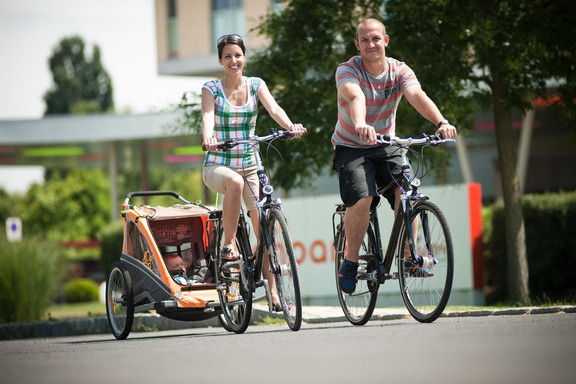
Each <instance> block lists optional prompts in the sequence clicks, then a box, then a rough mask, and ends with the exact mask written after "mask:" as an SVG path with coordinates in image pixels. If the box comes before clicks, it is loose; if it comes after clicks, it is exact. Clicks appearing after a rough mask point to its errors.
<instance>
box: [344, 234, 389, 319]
mask: <svg viewBox="0 0 576 384" xmlns="http://www.w3.org/2000/svg"><path fill="white" fill-rule="evenodd" d="M334 247H335V250H336V262H335V263H334V264H335V267H336V286H337V289H336V291H337V292H338V300H339V301H340V306H341V307H342V311H343V312H344V315H345V316H346V318H347V319H348V321H349V322H350V323H352V324H354V325H364V324H366V323H367V322H368V320H370V317H372V313H373V312H374V307H376V299H377V298H378V288H379V287H380V285H379V283H378V281H377V280H376V279H358V281H357V283H356V289H355V290H354V292H352V293H351V294H348V293H345V292H342V291H341V290H340V288H338V273H339V271H340V266H341V265H342V263H343V262H344V258H345V253H346V234H345V233H344V227H343V223H342V224H340V228H339V230H338V232H337V234H336V239H335V241H334ZM378 265H379V263H378V258H377V257H376V238H375V237H374V232H373V231H372V229H371V227H369V228H368V230H367V232H366V235H365V236H364V240H363V241H362V245H361V246H360V254H359V257H358V270H360V271H362V272H363V273H362V274H363V275H364V276H369V275H372V276H376V273H375V272H376V271H377V269H378Z"/></svg>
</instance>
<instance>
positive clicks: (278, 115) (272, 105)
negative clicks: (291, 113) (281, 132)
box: [258, 84, 306, 137]
mask: <svg viewBox="0 0 576 384" xmlns="http://www.w3.org/2000/svg"><path fill="white" fill-rule="evenodd" d="M258 98H259V100H260V101H261V102H262V105H263V106H264V108H266V110H267V111H268V113H269V114H270V117H272V118H273V119H274V121H276V122H277V123H278V124H279V125H280V126H281V127H282V128H284V129H286V130H288V131H294V132H295V133H296V134H295V136H296V137H300V136H301V135H302V134H304V133H305V132H306V128H304V127H303V126H302V124H293V123H292V121H291V120H290V118H289V117H288V115H287V114H286V112H285V111H284V109H282V107H280V106H279V105H278V103H277V102H276V99H274V97H273V96H272V94H271V93H270V90H269V89H268V86H267V85H266V84H262V86H261V87H260V91H259V92H258ZM298 132H301V133H298Z"/></svg>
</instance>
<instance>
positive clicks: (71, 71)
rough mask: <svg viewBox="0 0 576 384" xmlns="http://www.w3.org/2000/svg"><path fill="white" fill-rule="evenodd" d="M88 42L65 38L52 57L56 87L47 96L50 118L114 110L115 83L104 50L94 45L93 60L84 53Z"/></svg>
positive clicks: (52, 70) (47, 110) (45, 98)
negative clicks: (105, 62) (103, 62)
mask: <svg viewBox="0 0 576 384" xmlns="http://www.w3.org/2000/svg"><path fill="white" fill-rule="evenodd" d="M84 47H85V44H84V40H82V38H81V37H79V36H71V37H65V38H63V39H62V40H60V42H59V43H58V45H57V46H56V48H54V50H53V52H52V56H51V57H50V60H49V64H50V71H51V72H52V80H53V82H54V84H53V85H52V88H51V89H50V90H49V91H47V92H46V94H45V95H44V100H45V101H46V112H45V114H46V115H51V114H69V113H79V114H81V113H93V112H104V111H109V110H112V109H113V108H114V100H113V89H112V80H111V79H110V76H109V75H108V73H107V72H106V70H105V69H104V67H103V66H102V63H101V58H100V48H99V47H98V45H95V46H94V49H93V51H92V58H91V59H90V58H87V57H86V56H85V54H84Z"/></svg>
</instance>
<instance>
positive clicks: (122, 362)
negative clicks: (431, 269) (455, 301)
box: [0, 313, 576, 384]
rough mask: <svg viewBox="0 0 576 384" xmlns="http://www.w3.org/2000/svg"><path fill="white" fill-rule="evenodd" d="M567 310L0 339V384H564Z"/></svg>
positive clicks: (569, 377)
mask: <svg viewBox="0 0 576 384" xmlns="http://www.w3.org/2000/svg"><path fill="white" fill-rule="evenodd" d="M574 356H576V314H575V313H560V314H542V315H520V316H517V315H516V316H486V317H457V318H440V319H439V320H437V321H436V322H435V323H433V324H420V323H417V322H416V321H414V320H412V319H406V320H388V321H371V322H369V323H368V324H366V325H364V326H361V327H355V326H352V325H350V324H349V323H342V322H341V323H326V324H305V325H303V327H302V329H301V330H300V331H299V332H292V331H290V330H288V328H287V327H286V326H285V325H281V326H251V327H250V328H248V331H247V332H246V333H245V334H242V335H235V334H231V333H227V332H226V331H224V330H223V329H221V328H200V329H186V330H178V331H163V332H150V333H135V332H133V333H131V334H130V336H129V337H128V339H127V340H124V341H117V340H115V339H114V338H113V337H112V336H111V335H91V336H82V337H65V338H47V339H26V340H12V341H1V342H0V383H6V384H8V383H10V384H12V383H15V384H16V383H18V384H27V383H34V384H39V383H42V384H50V383H57V384H66V383H142V384H144V383H154V384H158V383H176V382H177V383H228V382H229V383H234V384H236V383H259V382H262V383H266V384H268V383H354V384H356V383H388V382H389V383H394V384H398V383H442V384H449V383H507V384H508V383H555V384H556V383H573V382H574V378H575V377H576V360H575V358H574Z"/></svg>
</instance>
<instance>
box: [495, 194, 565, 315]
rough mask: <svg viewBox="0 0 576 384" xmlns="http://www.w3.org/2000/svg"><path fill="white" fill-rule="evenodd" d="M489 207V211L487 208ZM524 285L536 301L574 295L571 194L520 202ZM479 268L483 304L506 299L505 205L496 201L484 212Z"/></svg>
mask: <svg viewBox="0 0 576 384" xmlns="http://www.w3.org/2000/svg"><path fill="white" fill-rule="evenodd" d="M490 211H491V212H490ZM523 212H524V218H525V223H526V230H525V232H526V251H527V258H528V265H529V274H530V277H529V287H530V292H532V296H533V298H534V299H536V300H544V299H546V300H560V299H565V298H570V297H574V296H575V295H576V289H575V288H574V283H573V281H574V277H573V275H574V271H575V270H576V253H575V251H574V250H575V249H576V239H575V238H574V236H571V234H572V233H576V222H575V221H574V220H573V218H574V216H575V215H576V192H560V193H554V194H544V195H526V196H525V197H524V202H523ZM485 218H486V221H485V232H486V233H485V236H484V238H485V241H486V239H489V241H488V242H487V243H486V250H485V254H484V266H485V271H486V286H487V289H488V290H487V292H486V298H487V302H488V304H492V303H494V302H498V301H504V300H506V291H507V290H506V282H507V267H506V265H507V262H506V239H505V231H504V226H505V217H504V207H503V204H502V203H501V202H498V203H495V204H494V205H493V206H492V207H491V208H490V210H489V211H488V214H487V215H485Z"/></svg>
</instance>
